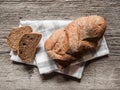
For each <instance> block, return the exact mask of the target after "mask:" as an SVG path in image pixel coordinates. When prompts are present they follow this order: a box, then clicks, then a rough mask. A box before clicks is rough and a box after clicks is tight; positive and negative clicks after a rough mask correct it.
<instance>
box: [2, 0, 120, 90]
mask: <svg viewBox="0 0 120 90" xmlns="http://www.w3.org/2000/svg"><path fill="white" fill-rule="evenodd" d="M92 14H98V15H101V16H103V17H105V18H106V20H107V26H108V27H107V30H106V32H105V37H106V40H107V43H108V46H109V49H110V52H111V53H110V55H109V57H103V58H99V59H96V60H93V61H90V62H88V63H87V65H86V68H85V71H84V74H83V78H82V80H81V82H80V83H79V82H77V81H76V80H74V79H72V78H68V77H67V78H66V76H61V75H59V74H56V73H53V74H50V75H46V76H45V77H44V78H43V76H40V75H39V73H38V70H37V68H36V67H30V66H25V65H22V64H16V63H12V62H11V61H9V59H10V56H9V51H10V49H9V47H8V45H7V44H6V37H7V35H8V34H9V31H10V30H11V28H12V27H17V26H18V24H19V18H20V17H22V19H23V20H24V19H30V20H31V19H32V20H34V19H39V20H41V19H43V20H45V19H75V18H77V17H79V16H86V15H92ZM29 68H30V69H29ZM48 88H49V89H50V90H56V89H59V90H74V89H75V90H119V89H120V1H119V0H0V90H46V89H48Z"/></svg>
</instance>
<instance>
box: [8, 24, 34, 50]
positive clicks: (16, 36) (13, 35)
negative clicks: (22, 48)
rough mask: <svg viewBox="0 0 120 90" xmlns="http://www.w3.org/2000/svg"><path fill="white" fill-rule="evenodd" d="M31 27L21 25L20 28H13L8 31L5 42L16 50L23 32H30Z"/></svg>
mask: <svg viewBox="0 0 120 90" xmlns="http://www.w3.org/2000/svg"><path fill="white" fill-rule="evenodd" d="M31 32H32V28H31V27H30V26H23V27H20V28H14V29H12V30H11V31H10V34H9V35H8V37H7V43H8V45H9V47H10V48H11V49H12V50H13V51H17V50H18V46H19V41H20V39H21V38H22V36H23V35H24V34H27V33H31Z"/></svg>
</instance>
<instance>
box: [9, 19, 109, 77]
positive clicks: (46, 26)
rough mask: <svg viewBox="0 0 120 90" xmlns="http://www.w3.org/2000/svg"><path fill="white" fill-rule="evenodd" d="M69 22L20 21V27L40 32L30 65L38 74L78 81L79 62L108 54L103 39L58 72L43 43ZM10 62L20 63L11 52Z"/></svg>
mask: <svg viewBox="0 0 120 90" xmlns="http://www.w3.org/2000/svg"><path fill="white" fill-rule="evenodd" d="M70 22H71V20H21V21H20V26H26V25H29V26H31V27H32V29H33V32H35V31H36V32H40V33H41V34H42V39H41V41H40V43H39V48H38V49H37V53H36V55H35V60H34V62H33V63H31V64H32V65H36V66H37V67H38V69H39V72H40V74H47V73H50V72H53V71H55V72H58V73H62V74H65V75H69V76H72V77H75V78H78V79H80V78H81V77H82V72H83V70H84V66H85V62H81V61H89V60H92V59H95V58H98V57H101V56H104V55H107V54H109V49H108V47H107V44H106V40H105V38H104V37H103V38H102V39H101V41H100V42H99V44H98V46H97V48H96V49H94V50H91V51H89V52H87V53H86V54H85V55H84V56H83V57H81V58H80V60H77V62H75V63H73V64H72V65H70V66H69V67H67V68H65V69H64V70H62V71H59V70H58V68H57V66H56V64H55V63H54V61H53V60H51V59H50V57H49V56H48V55H47V53H46V51H45V49H44V42H45V41H46V39H47V38H48V37H49V36H50V35H51V33H52V32H53V31H55V30H57V29H59V28H64V27H65V26H66V25H67V24H68V23H70ZM10 55H11V58H10V60H13V61H16V62H21V63H24V62H22V60H21V59H20V58H19V57H18V55H17V54H16V53H15V52H13V51H11V52H10Z"/></svg>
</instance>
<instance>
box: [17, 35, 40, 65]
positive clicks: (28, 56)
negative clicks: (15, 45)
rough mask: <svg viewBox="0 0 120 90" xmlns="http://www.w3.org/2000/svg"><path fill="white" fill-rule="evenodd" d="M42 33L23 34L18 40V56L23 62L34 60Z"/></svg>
mask: <svg viewBox="0 0 120 90" xmlns="http://www.w3.org/2000/svg"><path fill="white" fill-rule="evenodd" d="M41 37H42V35H41V34H39V33H29V34H24V35H23V37H22V38H21V40H20V42H19V49H18V56H19V57H20V58H21V59H22V61H23V62H25V63H31V62H33V61H34V56H35V53H36V48H37V46H38V44H39V41H40V39H41Z"/></svg>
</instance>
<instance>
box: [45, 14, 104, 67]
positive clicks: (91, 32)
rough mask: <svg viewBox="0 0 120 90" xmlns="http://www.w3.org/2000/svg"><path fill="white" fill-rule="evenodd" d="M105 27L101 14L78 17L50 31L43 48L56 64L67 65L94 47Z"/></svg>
mask: <svg viewBox="0 0 120 90" xmlns="http://www.w3.org/2000/svg"><path fill="white" fill-rule="evenodd" d="M105 29H106V21H105V19H104V18H103V17H101V16H97V15H91V16H87V17H79V18H77V19H75V20H74V21H72V22H71V23H70V24H68V25H67V26H66V27H65V28H64V29H59V30H56V31H55V32H54V33H52V35H51V36H50V37H49V38H48V39H47V40H46V42H45V49H46V51H47V53H48V55H49V56H50V57H51V58H52V59H53V60H54V61H55V62H57V64H59V65H62V66H67V65H69V64H71V63H72V62H74V61H76V60H77V59H78V58H80V57H81V55H82V54H84V53H85V52H86V51H88V50H91V49H94V48H96V46H97V43H98V41H99V40H100V38H101V37H102V36H103V34H104V32H105Z"/></svg>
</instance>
